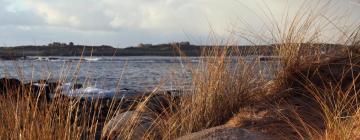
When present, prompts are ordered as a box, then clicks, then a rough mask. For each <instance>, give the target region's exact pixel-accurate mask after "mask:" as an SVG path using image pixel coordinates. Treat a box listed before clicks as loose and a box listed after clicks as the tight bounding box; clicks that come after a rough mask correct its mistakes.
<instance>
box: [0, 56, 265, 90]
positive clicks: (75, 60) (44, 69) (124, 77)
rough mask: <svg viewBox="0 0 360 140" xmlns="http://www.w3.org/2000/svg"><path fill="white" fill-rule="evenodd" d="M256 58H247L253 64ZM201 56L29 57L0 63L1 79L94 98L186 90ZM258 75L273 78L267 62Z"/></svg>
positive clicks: (263, 63) (260, 68)
mask: <svg viewBox="0 0 360 140" xmlns="http://www.w3.org/2000/svg"><path fill="white" fill-rule="evenodd" d="M253 58H254V57H247V59H248V61H249V62H251V61H252V60H253ZM201 59H203V58H200V57H147V56H134V57H97V56H96V57H95V56H94V57H57V56H56V57H36V56H34V57H27V58H26V59H24V60H9V61H4V60H1V61H0V76H1V77H8V78H17V79H20V80H22V81H24V82H30V81H38V80H48V81H57V80H59V79H61V80H62V81H63V82H64V83H70V82H76V83H80V84H83V85H84V88H83V89H81V91H79V92H87V93H88V94H89V95H91V96H94V95H96V94H97V93H101V94H105V93H106V94H109V95H111V94H113V93H114V92H115V91H116V90H127V91H151V90H153V89H154V88H157V87H161V90H177V89H187V88H190V87H189V86H190V85H191V71H190V69H191V68H197V67H200V66H201V63H199V62H200V60H201ZM261 65H263V66H262V67H259V69H258V70H259V74H265V75H270V74H269V73H270V72H269V71H267V69H268V68H267V67H269V66H267V62H262V63H261Z"/></svg>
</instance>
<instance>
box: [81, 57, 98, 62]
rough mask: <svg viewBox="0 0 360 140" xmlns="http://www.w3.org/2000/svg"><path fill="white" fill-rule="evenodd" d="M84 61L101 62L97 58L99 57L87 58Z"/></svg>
mask: <svg viewBox="0 0 360 140" xmlns="http://www.w3.org/2000/svg"><path fill="white" fill-rule="evenodd" d="M84 60H85V61H99V60H100V58H97V57H85V58H84Z"/></svg>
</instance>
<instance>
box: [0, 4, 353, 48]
mask: <svg viewBox="0 0 360 140" xmlns="http://www.w3.org/2000/svg"><path fill="white" fill-rule="evenodd" d="M308 1H309V0H308ZM315 1H316V0H315ZM304 2H307V0H0V46H16V45H44V44H48V43H50V42H55V41H56V42H65V43H67V42H74V43H75V44H85V45H103V44H104V45H112V46H114V47H128V46H135V45H137V44H139V43H151V44H158V43H168V42H178V41H190V42H191V43H193V44H206V43H208V42H209V35H210V34H213V33H214V34H216V36H217V37H219V38H226V37H228V36H229V34H231V32H232V31H234V30H236V28H237V27H236V26H234V25H239V24H240V23H239V22H240V21H239V19H242V20H241V21H244V20H245V21H246V23H247V24H249V25H251V26H253V27H254V28H255V29H256V28H258V27H261V26H262V24H263V22H264V21H263V19H262V20H261V18H260V17H261V16H259V15H261V14H264V11H266V10H264V9H267V8H268V9H270V11H272V14H273V16H274V17H275V18H278V17H281V16H283V15H284V13H285V12H284V9H285V8H284V7H287V6H288V7H290V8H289V9H290V11H291V10H292V9H296V8H297V7H298V6H299V5H301V4H302V3H304ZM331 10H333V11H342V10H344V11H347V12H348V13H347V14H349V19H350V20H352V21H358V19H360V0H338V1H335V4H334V6H333V7H332V9H331ZM265 13H266V12H265ZM259 18H260V19H259ZM235 27H236V28H235ZM234 28H235V29H234Z"/></svg>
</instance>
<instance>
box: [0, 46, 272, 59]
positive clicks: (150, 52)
mask: <svg viewBox="0 0 360 140" xmlns="http://www.w3.org/2000/svg"><path fill="white" fill-rule="evenodd" d="M213 47H215V46H201V45H192V44H190V43H189V42H177V43H168V44H157V45H152V44H139V45H138V46H136V47H128V48H114V47H112V46H107V45H101V46H85V45H74V44H73V43H68V44H66V43H59V42H54V43H51V44H48V45H43V46H34V45H29V46H16V47H0V59H17V58H21V57H26V56H81V55H83V56H90V55H92V56H179V55H186V56H200V55H201V53H202V50H204V49H206V48H213ZM217 47H220V48H222V47H224V46H217ZM233 47H236V48H237V49H238V50H239V51H240V52H242V54H243V55H256V54H261V55H271V54H272V53H273V51H274V47H272V46H233ZM180 52H181V53H180Z"/></svg>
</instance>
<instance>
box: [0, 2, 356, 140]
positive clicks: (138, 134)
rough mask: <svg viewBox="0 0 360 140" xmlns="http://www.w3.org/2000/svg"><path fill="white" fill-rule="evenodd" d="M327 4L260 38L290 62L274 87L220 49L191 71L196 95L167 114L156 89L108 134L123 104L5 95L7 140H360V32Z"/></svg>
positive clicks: (1, 118)
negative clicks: (197, 136)
mask: <svg viewBox="0 0 360 140" xmlns="http://www.w3.org/2000/svg"><path fill="white" fill-rule="evenodd" d="M327 6H329V3H325V4H319V5H318V6H317V7H311V9H309V8H307V6H306V4H304V5H303V6H301V8H300V9H299V11H298V12H297V13H296V14H295V15H293V16H289V15H286V16H285V21H284V23H283V24H271V25H270V26H269V27H270V28H271V29H269V33H270V37H268V38H263V37H260V38H259V39H269V38H270V39H271V40H272V43H274V44H275V46H276V48H277V51H276V55H278V56H279V57H281V60H280V62H281V64H282V65H281V66H282V67H281V68H280V69H279V73H277V75H276V77H275V78H274V79H273V81H272V82H271V83H268V84H266V83H265V82H266V79H264V78H263V77H262V76H261V75H260V74H259V73H258V69H259V67H260V66H261V62H260V61H259V60H253V61H249V60H246V59H245V57H241V56H238V57H232V56H235V55H237V54H239V53H241V52H238V50H236V49H234V48H231V47H226V48H218V47H215V48H212V49H210V50H204V53H203V56H204V57H202V59H201V62H200V63H199V65H195V66H194V65H193V66H189V67H190V70H191V74H192V75H191V77H192V88H191V89H184V93H182V96H181V97H172V96H166V98H165V100H166V101H165V102H166V104H167V105H166V106H165V105H164V106H160V107H159V106H158V108H160V109H159V110H160V111H159V110H156V111H155V110H153V109H152V108H151V105H152V103H154V101H153V99H154V97H156V94H155V93H156V90H154V92H153V93H152V94H150V95H149V96H147V97H145V98H144V100H142V102H140V103H138V105H136V107H133V108H132V112H131V114H129V116H128V117H126V121H125V122H124V121H120V122H118V123H120V124H121V126H119V127H115V128H114V127H111V126H108V125H105V127H104V128H103V130H101V129H102V128H98V127H99V126H101V125H99V123H100V122H104V124H107V123H108V122H110V121H112V120H111V119H112V118H114V117H116V116H117V115H119V114H120V113H122V112H124V110H120V109H119V107H118V106H117V104H115V103H111V107H110V108H111V109H110V110H113V112H110V113H108V114H107V115H106V118H101V117H100V116H101V115H100V109H101V107H102V106H101V105H102V104H101V103H100V102H91V103H92V104H91V105H83V104H82V102H80V101H79V99H68V98H62V97H59V98H56V99H55V100H54V101H53V102H50V103H48V102H41V101H39V100H37V98H33V97H31V96H0V108H1V110H0V123H1V124H2V125H0V139H30V140H31V139H97V138H98V139H107V138H121V139H175V138H178V137H180V136H184V135H187V134H190V133H193V132H197V131H201V130H203V129H207V128H211V127H214V126H219V125H223V124H226V125H229V126H237V127H242V128H246V129H252V130H257V131H260V132H263V133H267V134H270V135H273V136H274V138H278V139H324V140H337V139H359V138H360V130H359V128H360V127H359V122H360V108H359V105H360V104H359V99H360V97H359V96H358V93H359V92H358V90H359V89H358V84H359V80H358V79H359V76H360V53H359V52H360V51H359V45H360V44H359V43H360V41H359V40H360V38H359V27H360V26H359V25H357V24H358V23H355V26H354V25H352V26H349V29H352V31H351V30H345V29H342V28H339V27H340V26H338V25H336V22H335V21H336V20H338V19H341V17H339V16H330V17H327V16H326V14H325V13H326V11H327ZM304 11H305V12H304ZM328 28H336V29H337V30H338V32H340V33H341V34H340V35H339V36H338V37H337V38H336V39H334V38H332V39H333V41H334V42H335V43H337V44H339V45H338V46H336V47H338V48H337V49H335V50H331V48H330V50H329V51H327V50H328V48H329V45H324V44H321V43H319V42H321V41H324V40H323V38H322V35H323V34H324V32H323V31H325V30H328ZM254 36H257V35H252V37H254ZM325 42H326V40H325ZM330 47H334V46H330ZM324 50H326V51H324ZM75 75H76V74H75ZM74 78H75V79H76V76H74ZM19 91H20V90H17V91H16V90H15V91H12V92H14V93H13V94H20V93H17V92H19ZM22 91H23V92H25V94H27V92H28V93H30V91H29V90H28V89H26V90H22ZM161 102H163V101H161ZM144 122H146V124H144ZM97 129H100V131H97ZM99 132H100V134H99Z"/></svg>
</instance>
